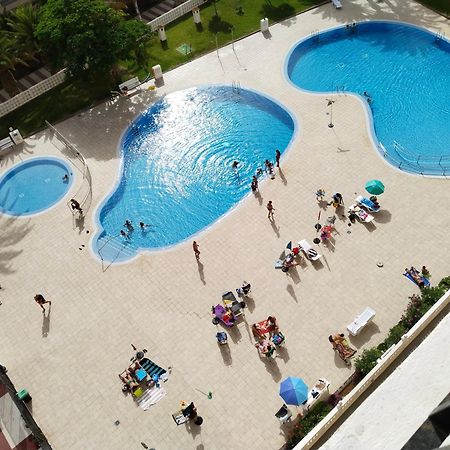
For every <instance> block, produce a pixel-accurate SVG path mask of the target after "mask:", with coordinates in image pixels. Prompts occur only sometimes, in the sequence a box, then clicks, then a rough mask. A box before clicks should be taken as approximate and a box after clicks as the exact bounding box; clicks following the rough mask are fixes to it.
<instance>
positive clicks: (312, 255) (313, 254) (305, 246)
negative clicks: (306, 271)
mask: <svg viewBox="0 0 450 450" xmlns="http://www.w3.org/2000/svg"><path fill="white" fill-rule="evenodd" d="M298 245H299V247H300V248H301V249H302V250H303V252H304V253H305V255H306V257H307V258H308V259H310V260H311V261H317V260H318V259H319V258H320V257H321V256H322V255H320V254H319V253H318V252H317V250H315V249H314V248H312V247H311V245H310V244H309V242H308V241H307V240H306V239H303V240H302V241H298Z"/></svg>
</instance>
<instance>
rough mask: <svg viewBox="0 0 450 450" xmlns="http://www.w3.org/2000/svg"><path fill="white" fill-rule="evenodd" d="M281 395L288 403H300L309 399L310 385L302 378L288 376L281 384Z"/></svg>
mask: <svg viewBox="0 0 450 450" xmlns="http://www.w3.org/2000/svg"><path fill="white" fill-rule="evenodd" d="M280 395H281V398H282V399H283V400H284V402H285V403H286V404H288V405H297V406H298V405H300V404H301V403H303V402H304V401H305V400H307V399H308V386H306V383H305V382H304V381H303V380H302V379H301V378H296V377H288V378H286V379H285V380H284V381H282V382H281V384H280Z"/></svg>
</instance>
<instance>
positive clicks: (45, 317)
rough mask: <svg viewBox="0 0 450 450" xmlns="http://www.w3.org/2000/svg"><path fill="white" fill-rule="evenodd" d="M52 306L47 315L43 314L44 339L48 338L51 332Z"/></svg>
mask: <svg viewBox="0 0 450 450" xmlns="http://www.w3.org/2000/svg"><path fill="white" fill-rule="evenodd" d="M51 308H52V307H51V306H50V305H49V307H48V312H47V314H46V313H45V312H44V314H42V337H43V338H46V337H47V336H48V333H49V332H50V312H51Z"/></svg>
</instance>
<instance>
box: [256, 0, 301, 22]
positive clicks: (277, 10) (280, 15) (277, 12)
mask: <svg viewBox="0 0 450 450" xmlns="http://www.w3.org/2000/svg"><path fill="white" fill-rule="evenodd" d="M260 14H262V17H267V18H268V19H270V20H272V21H274V22H280V21H281V20H283V19H287V18H289V17H291V16H293V15H294V14H295V8H294V7H293V6H291V5H289V4H287V3H282V4H281V5H278V6H273V5H272V3H271V2H270V0H266V4H265V5H263V7H262V8H261V10H260Z"/></svg>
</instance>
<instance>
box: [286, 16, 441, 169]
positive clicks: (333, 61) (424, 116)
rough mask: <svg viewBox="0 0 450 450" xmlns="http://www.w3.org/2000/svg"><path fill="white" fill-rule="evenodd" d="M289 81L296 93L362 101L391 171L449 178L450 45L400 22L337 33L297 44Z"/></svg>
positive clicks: (360, 25)
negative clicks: (353, 97) (327, 94)
mask: <svg viewBox="0 0 450 450" xmlns="http://www.w3.org/2000/svg"><path fill="white" fill-rule="evenodd" d="M286 73H287V76H288V77H289V79H290V80H291V82H292V83H293V84H294V85H296V86H297V87H300V88H301V89H305V90H308V91H314V92H336V91H347V92H352V93H355V94H359V95H360V96H361V98H363V99H364V102H365V104H366V105H367V108H368V109H369V110H370V111H371V113H372V116H373V130H372V131H373V133H374V138H375V141H376V142H377V143H381V144H382V145H379V151H380V153H381V154H383V156H385V157H386V159H387V160H388V161H390V162H391V163H392V164H394V165H395V166H397V167H400V168H401V169H402V170H405V171H408V172H412V173H423V174H427V175H442V174H444V173H447V174H448V173H450V127H449V126H448V123H449V122H450V106H449V105H450V43H449V41H447V40H445V39H444V38H443V37H442V36H436V35H434V34H432V33H430V32H428V31H426V30H424V29H421V28H418V27H416V26H413V25H408V24H405V23H398V22H376V21H374V22H363V23H357V24H355V25H354V26H352V25H349V26H347V27H340V28H335V29H332V30H329V31H325V32H322V33H320V34H318V35H315V36H312V37H310V38H308V39H306V40H304V41H302V42H300V43H298V44H297V45H296V47H295V48H294V49H293V50H292V51H291V52H290V54H289V56H288V59H287V63H286ZM364 92H366V93H367V94H368V96H369V97H370V98H369V101H367V100H366V98H365V96H364ZM384 150H386V152H385V151H384Z"/></svg>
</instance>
